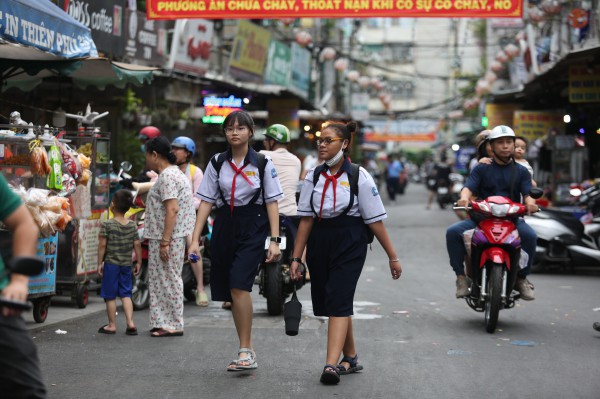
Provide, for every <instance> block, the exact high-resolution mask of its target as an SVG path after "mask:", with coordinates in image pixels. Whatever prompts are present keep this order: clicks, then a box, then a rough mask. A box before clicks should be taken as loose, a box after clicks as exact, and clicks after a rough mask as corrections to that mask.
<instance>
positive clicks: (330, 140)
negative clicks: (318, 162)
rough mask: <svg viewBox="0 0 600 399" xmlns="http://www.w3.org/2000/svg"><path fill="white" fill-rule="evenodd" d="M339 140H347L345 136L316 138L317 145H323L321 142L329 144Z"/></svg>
mask: <svg viewBox="0 0 600 399" xmlns="http://www.w3.org/2000/svg"><path fill="white" fill-rule="evenodd" d="M338 140H345V139H344V138H343V137H327V138H324V139H316V140H315V141H316V142H317V145H321V144H325V145H329V144H331V143H333V142H334V141H338Z"/></svg>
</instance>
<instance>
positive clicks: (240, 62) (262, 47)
mask: <svg viewBox="0 0 600 399" xmlns="http://www.w3.org/2000/svg"><path fill="white" fill-rule="evenodd" d="M270 42H271V32H269V31H268V30H266V29H264V28H261V27H260V26H258V25H255V24H253V23H252V22H250V21H240V22H239V25H238V30H237V33H236V35H235V38H234V40H233V47H232V50H231V58H230V61H229V73H230V74H231V76H233V77H236V78H240V79H243V80H249V81H253V82H261V81H262V79H263V72H264V69H265V61H266V59H267V51H268V50H269V43H270Z"/></svg>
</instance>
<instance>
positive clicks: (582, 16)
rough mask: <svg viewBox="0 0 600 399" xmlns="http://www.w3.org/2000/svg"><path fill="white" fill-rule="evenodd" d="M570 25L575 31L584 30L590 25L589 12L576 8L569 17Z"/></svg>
mask: <svg viewBox="0 0 600 399" xmlns="http://www.w3.org/2000/svg"><path fill="white" fill-rule="evenodd" d="M567 20H568V21H569V25H571V27H573V28H575V29H582V28H585V27H586V26H587V25H588V12H587V11H586V10H584V9H581V8H574V9H572V10H571V12H570V13H569V15H568V16H567Z"/></svg>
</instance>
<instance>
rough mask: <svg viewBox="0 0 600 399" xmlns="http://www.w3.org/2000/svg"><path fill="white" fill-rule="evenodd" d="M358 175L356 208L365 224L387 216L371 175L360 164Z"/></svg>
mask: <svg viewBox="0 0 600 399" xmlns="http://www.w3.org/2000/svg"><path fill="white" fill-rule="evenodd" d="M359 170H360V172H359V176H358V210H359V211H360V215H361V216H362V218H363V220H364V222H365V224H371V223H375V222H378V221H380V220H383V219H385V218H387V213H386V212H385V208H384V206H383V202H382V201H381V196H380V195H379V191H378V190H377V186H376V185H375V181H374V180H373V177H372V176H371V175H370V174H369V172H367V171H366V170H365V169H364V168H363V167H362V166H361V167H360V169H359Z"/></svg>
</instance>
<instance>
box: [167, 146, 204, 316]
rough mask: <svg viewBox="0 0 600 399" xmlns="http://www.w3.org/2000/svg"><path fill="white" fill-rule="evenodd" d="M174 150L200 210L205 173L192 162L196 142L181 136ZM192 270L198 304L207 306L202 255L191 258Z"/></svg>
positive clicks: (190, 241)
mask: <svg viewBox="0 0 600 399" xmlns="http://www.w3.org/2000/svg"><path fill="white" fill-rule="evenodd" d="M171 148H172V149H173V150H172V152H173V154H175V158H176V161H175V164H176V165H177V166H179V169H180V170H181V171H182V172H183V173H184V174H185V176H186V177H187V178H188V179H189V181H190V188H191V189H192V195H193V197H194V209H195V210H198V207H199V206H200V198H198V197H197V196H196V192H197V191H198V188H200V183H201V182H202V177H203V176H204V174H203V173H202V170H201V169H200V168H199V167H197V166H196V165H193V164H192V163H191V161H192V157H193V156H194V154H195V153H196V143H194V140H192V139H191V138H189V137H185V136H179V137H176V138H175V140H173V142H172V143H171ZM187 241H188V242H187V245H188V247H189V246H190V245H191V244H192V237H191V236H188V238H187ZM190 265H191V267H192V271H193V272H194V275H195V276H196V282H197V286H196V305H198V306H202V307H206V306H208V304H209V301H208V295H206V292H205V291H204V281H203V273H202V257H199V259H198V261H197V262H192V261H191V260H190Z"/></svg>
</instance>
